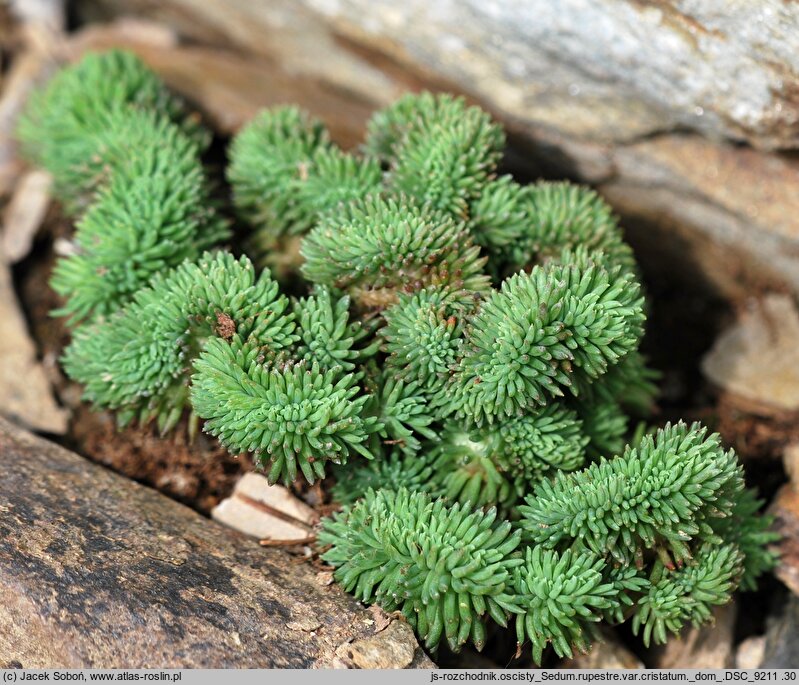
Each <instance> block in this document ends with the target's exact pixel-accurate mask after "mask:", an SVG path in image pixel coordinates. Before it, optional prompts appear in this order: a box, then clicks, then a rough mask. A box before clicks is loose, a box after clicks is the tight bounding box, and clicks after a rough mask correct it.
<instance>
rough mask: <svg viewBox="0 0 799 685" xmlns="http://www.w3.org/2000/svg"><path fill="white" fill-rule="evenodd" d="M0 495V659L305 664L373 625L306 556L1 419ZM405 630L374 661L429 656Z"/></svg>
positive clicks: (143, 664)
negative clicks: (265, 544) (301, 559)
mask: <svg viewBox="0 0 799 685" xmlns="http://www.w3.org/2000/svg"><path fill="white" fill-rule="evenodd" d="M0 492H2V493H3V494H2V502H0V506H2V515H0V594H2V596H3V598H4V600H3V602H2V603H0V663H5V664H8V663H13V662H17V663H19V664H20V666H21V667H24V668H45V667H46V668H89V667H94V668H163V667H172V668H229V667H240V668H267V667H303V668H309V667H314V666H320V665H323V664H329V663H330V662H331V661H332V660H334V659H339V657H337V656H336V652H337V651H338V649H339V648H340V647H341V646H342V645H351V644H353V643H356V642H357V641H359V640H363V639H367V638H370V637H372V636H374V625H373V624H374V622H373V621H372V620H371V619H370V616H371V614H370V612H368V611H366V610H365V609H364V608H363V607H362V606H361V605H360V604H359V603H358V602H356V601H355V600H354V599H353V598H352V597H350V596H348V595H347V594H346V593H344V592H343V591H342V590H341V588H339V587H337V586H335V585H333V586H330V587H323V586H320V585H319V584H318V583H317V582H316V578H315V576H316V573H315V571H314V569H313V568H312V567H311V565H310V564H297V563H295V562H294V560H293V558H292V557H290V556H289V555H287V554H286V553H284V552H282V551H281V550H278V549H264V548H261V547H259V546H258V545H257V543H255V542H253V541H251V540H249V539H248V538H246V537H245V536H242V535H240V534H238V533H236V532H234V531H231V530H230V529H229V528H226V527H224V526H221V525H220V524H218V523H215V522H214V521H210V520H208V519H206V518H204V517H202V516H200V515H199V514H197V513H195V512H194V511H192V510H191V509H188V508H187V507H185V506H183V505H181V504H179V503H177V502H175V501H174V500H171V499H168V498H167V497H164V496H163V495H160V494H159V493H157V492H155V491H154V490H151V489H149V488H146V487H143V486H141V485H138V484H137V483H134V482H133V481H131V480H129V479H127V478H124V477H121V476H118V475H116V474H114V473H112V472H111V471H108V470H107V469H104V468H102V467H100V466H98V465H95V464H92V463H90V462H88V461H86V460H85V459H83V458H82V457H79V456H78V455H76V454H73V453H71V452H69V451H67V450H65V449H63V448H61V447H58V446H57V445H54V444H52V443H50V442H48V441H46V440H43V439H40V438H36V437H34V436H32V435H30V434H29V433H27V432H25V431H23V430H21V429H19V428H16V427H14V426H13V425H12V424H9V423H8V422H6V421H4V420H2V419H0ZM289 625H292V626H293V627H294V628H298V629H292V628H289V627H288V626H289ZM311 627H313V629H312V630H310V628H311ZM398 630H402V629H401V628H398ZM386 632H388V631H387V630H385V631H383V632H382V633H380V635H381V636H382V635H385V633H386ZM403 639H404V642H403V645H404V647H403V648H402V651H401V652H400V651H399V647H397V646H396V645H395V644H393V643H389V642H387V641H385V638H381V640H382V642H380V643H379V644H374V643H372V644H373V649H372V651H371V652H370V654H372V655H373V656H372V658H373V659H374V660H375V661H377V660H379V659H381V658H383V657H381V656H380V655H381V651H382V650H383V648H385V653H386V656H385V659H386V660H387V661H391V662H392V663H396V662H397V661H398V659H399V658H400V655H401V657H402V661H403V662H406V663H407V664H412V665H414V666H422V667H430V666H431V665H432V664H431V663H430V661H429V660H428V659H427V657H425V656H424V653H423V652H422V651H421V650H420V649H418V647H417V646H416V643H415V640H414V639H413V635H412V634H410V635H409V634H407V632H406V634H405V636H404V638H403ZM381 645H382V646H381ZM408 655H410V656H411V658H410V659H408V658H407V657H408Z"/></svg>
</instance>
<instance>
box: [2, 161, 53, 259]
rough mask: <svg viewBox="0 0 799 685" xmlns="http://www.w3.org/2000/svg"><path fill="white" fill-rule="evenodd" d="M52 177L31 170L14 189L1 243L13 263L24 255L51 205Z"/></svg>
mask: <svg viewBox="0 0 799 685" xmlns="http://www.w3.org/2000/svg"><path fill="white" fill-rule="evenodd" d="M52 184H53V177H52V176H50V174H48V173H47V172H46V171H39V170H36V171H29V172H28V173H26V174H24V175H23V176H22V177H21V178H20V179H19V181H18V182H17V185H16V187H15V188H14V194H13V195H12V196H11V201H10V202H9V203H8V205H7V206H6V209H5V212H4V215H3V230H2V242H3V244H2V246H1V248H0V251H2V252H4V253H5V255H6V258H7V260H8V261H9V262H11V263H12V264H13V263H15V262H18V261H20V260H21V259H23V258H25V257H26V256H27V255H28V253H29V252H30V250H31V247H32V245H33V239H34V238H35V236H36V233H37V232H38V231H39V228H40V227H41V225H42V222H43V221H44V218H45V216H46V215H47V210H48V208H49V207H50V200H51V197H50V188H51V187H52Z"/></svg>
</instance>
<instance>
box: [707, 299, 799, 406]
mask: <svg viewBox="0 0 799 685" xmlns="http://www.w3.org/2000/svg"><path fill="white" fill-rule="evenodd" d="M797 340H799V313H797V311H796V307H795V305H794V303H793V300H792V299H791V298H790V297H787V296H785V295H767V296H766V297H764V298H763V299H762V300H757V301H751V302H750V303H749V308H748V309H747V311H746V312H744V313H743V314H742V315H741V317H740V318H739V320H738V322H737V323H736V324H735V325H734V326H732V327H731V328H729V329H728V330H726V331H725V332H724V333H722V335H721V336H719V338H718V339H717V340H716V342H715V344H714V345H713V348H712V349H711V350H710V352H709V353H708V354H707V355H706V356H705V357H704V359H703V360H702V371H703V372H704V374H705V375H706V376H707V377H708V378H709V379H710V380H711V381H712V382H713V383H714V384H715V385H717V386H719V387H721V388H723V389H724V390H726V391H727V392H729V393H732V394H734V395H737V396H740V397H743V398H744V399H746V400H748V401H750V402H753V403H756V404H758V405H762V406H763V407H765V408H773V409H775V410H777V411H780V410H782V411H796V410H798V409H799V345H797V344H796V341H797Z"/></svg>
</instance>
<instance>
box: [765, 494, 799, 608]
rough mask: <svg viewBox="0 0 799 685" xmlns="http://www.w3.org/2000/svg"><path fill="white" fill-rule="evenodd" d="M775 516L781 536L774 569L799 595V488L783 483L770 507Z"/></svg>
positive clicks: (775, 525) (775, 528)
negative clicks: (777, 559)
mask: <svg viewBox="0 0 799 685" xmlns="http://www.w3.org/2000/svg"><path fill="white" fill-rule="evenodd" d="M768 513H769V514H771V515H772V516H774V519H775V521H774V526H773V528H774V530H775V531H777V532H778V533H779V534H780V536H781V538H780V540H779V541H778V542H777V543H776V545H775V547H776V549H777V551H778V553H779V561H778V563H777V568H776V570H775V571H774V573H775V575H776V576H777V578H779V579H780V580H781V581H782V582H783V583H785V585H787V586H788V588H789V589H790V590H791V591H792V592H793V594H794V595H795V596H797V597H799V490H797V489H795V488H794V487H793V486H792V485H791V484H790V483H788V484H786V485H783V486H782V487H781V488H780V489H779V490H778V491H777V494H776V496H775V497H774V500H773V501H772V502H771V505H770V506H769V508H768Z"/></svg>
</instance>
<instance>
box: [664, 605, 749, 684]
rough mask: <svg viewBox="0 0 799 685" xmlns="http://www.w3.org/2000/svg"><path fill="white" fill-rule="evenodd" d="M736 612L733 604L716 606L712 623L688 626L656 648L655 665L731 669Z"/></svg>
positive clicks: (733, 657)
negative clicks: (677, 636)
mask: <svg viewBox="0 0 799 685" xmlns="http://www.w3.org/2000/svg"><path fill="white" fill-rule="evenodd" d="M737 613H738V612H737V610H736V607H735V605H734V604H725V605H723V606H720V607H716V608H715V610H714V611H713V619H714V620H713V623H711V624H709V625H705V626H702V627H701V628H693V627H691V628H688V629H687V630H685V631H683V632H682V634H681V635H680V637H679V638H673V639H671V640H669V641H668V642H667V643H666V644H665V645H663V646H662V647H660V648H659V649H657V651H656V655H655V668H732V667H733V664H734V662H735V648H734V638H735V635H734V633H735V618H736V615H737Z"/></svg>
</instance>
